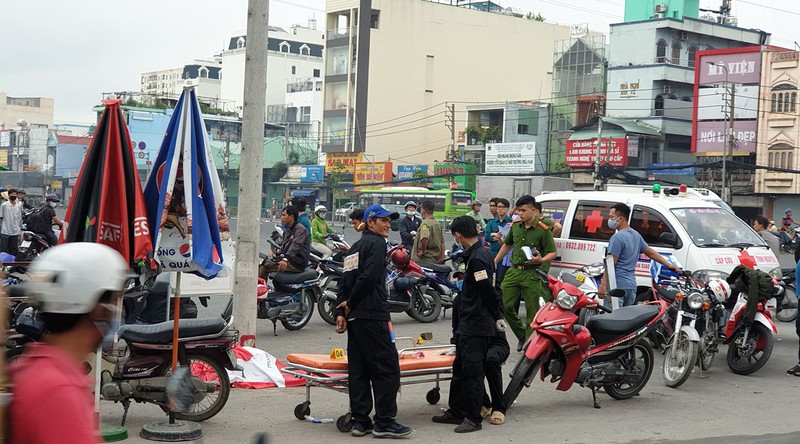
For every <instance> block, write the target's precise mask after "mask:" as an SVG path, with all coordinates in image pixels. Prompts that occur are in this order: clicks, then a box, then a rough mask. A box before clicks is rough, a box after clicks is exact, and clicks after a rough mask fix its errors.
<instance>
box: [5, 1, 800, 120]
mask: <svg viewBox="0 0 800 444" xmlns="http://www.w3.org/2000/svg"><path fill="white" fill-rule="evenodd" d="M495 1H496V2H498V3H500V4H501V5H503V6H506V7H509V6H510V7H515V8H519V9H521V10H524V11H533V12H538V13H541V14H542V15H543V16H544V17H545V18H546V19H547V21H549V22H554V23H562V24H567V25H569V24H574V23H589V28H590V29H592V30H595V31H601V32H603V33H605V34H608V24H609V23H616V22H621V21H622V18H623V10H624V8H623V5H624V0H495ZM721 3H722V1H721V0H701V2H700V4H701V7H704V8H709V9H712V8H713V9H716V8H719V5H720V4H721ZM756 3H758V4H759V5H760V6H756ZM733 5H734V6H733V8H734V9H733V14H734V15H735V16H737V17H738V18H739V26H742V27H747V28H760V29H763V30H766V31H768V32H771V33H772V34H773V40H772V43H773V44H775V45H779V46H785V47H790V48H792V47H794V43H793V42H795V41H800V27H798V26H797V23H798V22H799V21H800V2H797V1H789V0H747V1H745V0H733ZM324 8H325V0H272V1H271V5H270V17H269V21H270V24H272V25H282V26H288V25H291V24H293V23H299V24H307V22H308V18H309V17H311V16H312V15H315V16H316V17H317V18H318V19H320V20H319V23H320V26H322V23H323V20H321V19H322V17H323V16H324V11H323V10H324ZM2 17H3V20H2V22H3V23H2V26H0V41H2V42H3V51H2V63H0V91H4V92H6V93H7V94H9V95H11V96H16V97H21V96H42V97H52V98H54V99H55V107H56V108H55V119H56V121H70V122H87V123H88V122H91V121H92V119H93V115H92V114H91V107H92V106H93V105H94V104H96V103H98V101H99V100H100V98H101V94H102V93H103V92H112V91H137V90H139V79H140V77H139V76H140V74H141V73H142V72H145V71H153V70H159V69H166V68H172V67H178V66H181V65H183V64H184V63H187V62H189V61H191V60H192V59H195V58H203V57H208V56H211V55H212V54H214V53H217V52H219V51H220V50H221V49H222V47H223V45H224V44H225V42H226V40H227V38H228V37H229V35H230V34H231V33H232V32H233V31H235V30H239V29H245V28H246V26H247V23H246V20H247V1H246V0H159V1H155V0H138V1H131V0H114V1H110V0H79V1H64V0H16V1H5V2H3V6H2ZM550 60H552V59H551V58H550V57H548V58H547V60H546V61H548V62H549V61H550Z"/></svg>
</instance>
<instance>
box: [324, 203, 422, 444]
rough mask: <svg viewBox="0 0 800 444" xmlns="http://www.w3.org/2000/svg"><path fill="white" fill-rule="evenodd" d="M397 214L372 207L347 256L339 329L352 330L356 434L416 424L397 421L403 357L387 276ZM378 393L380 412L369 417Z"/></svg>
mask: <svg viewBox="0 0 800 444" xmlns="http://www.w3.org/2000/svg"><path fill="white" fill-rule="evenodd" d="M398 217H400V215H399V214H397V213H394V212H392V211H389V210H388V209H386V208H385V207H384V206H382V205H372V206H370V207H369V208H367V209H366V210H365V211H364V222H365V223H366V229H365V230H364V233H363V234H362V235H361V239H360V240H359V241H358V242H356V243H355V244H353V246H352V247H351V248H350V250H349V251H348V253H349V254H348V255H347V256H346V257H345V259H344V277H343V278H342V280H341V282H340V284H339V291H338V297H337V300H336V302H337V305H336V311H335V315H336V331H337V332H338V333H340V334H341V333H344V332H345V331H347V362H348V378H349V383H350V389H349V396H350V411H351V414H352V417H353V430H352V431H351V435H353V436H364V435H366V434H368V433H372V435H373V436H376V437H379V438H401V437H404V436H408V435H410V434H411V428H409V427H406V426H404V425H401V424H399V423H398V422H397V421H395V416H396V415H397V392H398V390H400V362H399V360H398V357H397V348H396V347H395V344H394V339H395V338H394V331H393V329H392V322H391V320H392V318H391V314H390V312H389V294H388V291H387V289H386V278H385V276H384V269H385V264H386V239H387V238H388V237H389V229H390V228H391V224H392V220H393V219H397V218H398ZM373 394H374V395H375V416H374V417H373V418H372V419H370V417H369V414H370V413H371V412H372V404H373V402H372V401H373V399H372V398H373ZM373 419H374V424H373Z"/></svg>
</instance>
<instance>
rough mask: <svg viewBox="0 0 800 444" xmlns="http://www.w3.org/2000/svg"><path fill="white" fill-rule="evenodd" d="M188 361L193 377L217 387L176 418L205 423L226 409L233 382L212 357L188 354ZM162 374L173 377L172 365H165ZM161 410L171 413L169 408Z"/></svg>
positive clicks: (176, 414) (162, 407)
mask: <svg viewBox="0 0 800 444" xmlns="http://www.w3.org/2000/svg"><path fill="white" fill-rule="evenodd" d="M186 359H187V362H188V367H189V370H190V371H191V372H192V376H193V377H196V378H198V379H200V380H201V381H203V382H205V383H206V385H207V386H208V385H209V383H210V384H213V385H216V387H215V388H214V390H213V391H211V392H206V396H205V397H203V399H202V400H200V401H199V402H196V403H194V404H191V405H190V406H189V408H188V409H187V411H186V412H182V413H177V412H176V413H175V417H176V418H178V419H182V420H185V421H195V422H200V421H205V420H206V419H209V418H212V417H213V416H214V415H216V414H217V413H219V412H220V410H222V408H223V407H225V403H226V402H228V396H229V395H230V394H231V381H230V379H229V378H228V372H227V371H225V368H224V367H223V366H222V364H221V363H219V362H217V360H216V359H213V358H211V357H210V356H207V355H204V354H200V353H188V354H187V357H186ZM161 374H162V375H163V376H170V375H172V364H171V363H169V362H167V363H165V364H164V367H163V368H162V370H161ZM161 409H162V410H164V412H169V406H161Z"/></svg>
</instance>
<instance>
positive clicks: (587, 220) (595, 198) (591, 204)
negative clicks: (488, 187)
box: [536, 186, 781, 291]
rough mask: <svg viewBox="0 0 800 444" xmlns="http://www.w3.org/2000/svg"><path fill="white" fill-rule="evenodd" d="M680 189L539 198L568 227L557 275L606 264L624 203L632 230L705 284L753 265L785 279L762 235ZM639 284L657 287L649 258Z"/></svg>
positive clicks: (639, 267)
mask: <svg viewBox="0 0 800 444" xmlns="http://www.w3.org/2000/svg"><path fill="white" fill-rule="evenodd" d="M680 190H681V191H680V192H678V189H677V188H676V189H674V190H673V189H664V190H662V189H661V188H660V187H658V186H654V187H653V188H652V190H650V192H649V193H645V192H642V191H641V190H640V189H639V188H631V189H628V190H620V191H617V192H613V191H569V192H554V193H546V194H542V195H540V196H538V197H536V201H537V202H541V204H542V207H543V214H544V215H545V216H546V217H550V218H552V219H554V220H557V221H559V222H561V224H562V225H563V229H562V230H561V233H560V234H559V236H558V237H557V238H556V239H555V241H556V247H557V249H558V255H557V257H556V259H555V260H554V261H553V263H552V266H551V273H552V274H553V275H555V276H557V275H558V274H559V273H560V272H561V271H567V272H570V271H573V270H576V269H579V268H581V267H583V266H584V265H587V264H592V263H596V262H601V261H603V260H604V259H605V257H606V255H607V250H608V240H609V239H610V238H611V235H613V234H614V231H615V230H612V229H611V228H609V227H608V216H609V210H610V209H611V207H612V206H613V205H614V204H616V203H619V202H622V203H625V204H627V205H628V206H629V207H630V208H631V216H630V218H629V221H628V222H629V223H630V226H631V228H633V229H634V230H636V231H638V232H639V234H641V235H642V237H643V238H644V240H645V242H647V244H648V245H649V246H651V247H653V249H655V250H656V251H658V252H659V253H661V254H662V255H663V256H665V257H668V256H673V259H677V263H679V264H680V265H681V266H682V267H683V268H685V269H687V270H691V271H693V272H696V271H701V270H702V274H703V276H698V277H699V278H701V279H711V278H718V277H723V278H724V277H727V275H728V274H730V272H731V271H732V270H733V268H734V267H736V266H737V265H739V264H740V263H742V262H750V263H755V264H756V266H757V268H758V269H760V270H762V271H765V272H767V273H769V274H770V275H771V276H772V277H774V278H776V279H778V280H780V278H781V269H780V263H779V262H778V258H777V257H776V256H775V252H773V251H771V250H770V249H769V247H768V246H767V244H766V242H764V240H763V239H762V238H761V236H759V235H758V233H756V232H755V231H754V230H753V229H752V228H751V227H749V226H748V225H747V224H746V223H745V222H743V221H742V220H741V219H739V218H738V217H736V216H735V215H734V214H733V213H732V212H729V211H728V210H727V209H725V208H720V207H719V206H718V205H716V204H715V203H713V202H711V201H709V200H707V199H704V198H701V197H697V196H693V195H691V193H686V188H685V186H682V187H681V189H680ZM673 193H674V194H673ZM636 281H637V285H638V286H640V287H650V286H651V275H650V258H648V257H647V256H645V255H644V254H642V255H641V256H640V257H639V261H638V263H637V264H636ZM642 289H643V288H639V291H641V290H642Z"/></svg>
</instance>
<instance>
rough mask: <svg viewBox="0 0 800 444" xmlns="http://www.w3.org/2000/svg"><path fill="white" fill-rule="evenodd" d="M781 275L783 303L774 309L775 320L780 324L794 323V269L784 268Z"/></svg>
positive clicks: (795, 299) (795, 308) (795, 286)
mask: <svg viewBox="0 0 800 444" xmlns="http://www.w3.org/2000/svg"><path fill="white" fill-rule="evenodd" d="M781 271H782V274H783V279H782V283H783V288H784V292H783V302H782V303H781V304H780V305H779V306H778V307H776V310H777V312H776V313H775V318H776V319H778V320H779V321H782V322H794V320H795V319H797V282H796V278H795V269H794V267H792V268H784V269H782V270H781Z"/></svg>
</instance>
